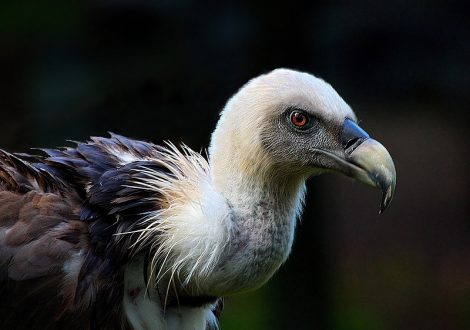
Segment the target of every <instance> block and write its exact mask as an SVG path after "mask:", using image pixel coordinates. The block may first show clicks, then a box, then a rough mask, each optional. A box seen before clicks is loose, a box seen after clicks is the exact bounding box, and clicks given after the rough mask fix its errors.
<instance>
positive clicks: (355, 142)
mask: <svg viewBox="0 0 470 330" xmlns="http://www.w3.org/2000/svg"><path fill="white" fill-rule="evenodd" d="M365 140H366V138H363V137H355V138H352V139H351V140H349V141H348V142H347V143H346V145H345V146H344V151H345V152H346V153H347V154H351V153H352V152H353V151H354V150H355V149H356V148H357V147H359V145H360V144H361V143H362V142H364V141H365Z"/></svg>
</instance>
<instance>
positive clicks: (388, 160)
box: [341, 119, 396, 213]
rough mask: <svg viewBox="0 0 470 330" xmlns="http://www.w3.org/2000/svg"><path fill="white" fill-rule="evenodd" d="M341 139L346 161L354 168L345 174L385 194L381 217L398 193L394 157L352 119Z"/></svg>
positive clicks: (347, 121)
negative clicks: (396, 191)
mask: <svg viewBox="0 0 470 330" xmlns="http://www.w3.org/2000/svg"><path fill="white" fill-rule="evenodd" d="M341 138H342V144H343V148H344V152H345V155H346V156H345V160H346V161H347V162H348V163H349V164H351V165H352V166H351V167H350V168H349V169H348V170H347V171H344V173H345V174H346V175H348V176H351V177H353V178H355V179H357V180H359V181H361V182H363V183H365V184H368V185H370V186H373V187H376V188H379V189H380V190H382V202H381V205H380V212H379V213H382V212H383V211H385V209H386V208H387V207H388V206H389V205H390V202H391V201H392V199H393V195H394V193H395V185H396V171H395V165H394V164H393V160H392V157H391V156H390V154H389V153H388V151H387V149H385V147H384V146H383V145H382V144H380V143H379V142H377V141H376V140H374V139H372V138H370V137H369V135H368V134H367V133H366V132H365V131H364V130H363V129H362V128H360V127H359V126H358V125H357V124H356V123H355V122H354V121H352V120H350V119H346V120H345V121H344V124H343V131H342V136H341Z"/></svg>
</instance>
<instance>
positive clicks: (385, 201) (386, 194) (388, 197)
mask: <svg viewBox="0 0 470 330" xmlns="http://www.w3.org/2000/svg"><path fill="white" fill-rule="evenodd" d="M393 193H394V192H393V189H392V187H391V186H390V187H388V188H387V189H384V190H383V193H382V202H381V203H380V211H379V214H382V213H384V212H385V210H386V209H387V208H388V206H389V205H390V203H391V202H392V199H393Z"/></svg>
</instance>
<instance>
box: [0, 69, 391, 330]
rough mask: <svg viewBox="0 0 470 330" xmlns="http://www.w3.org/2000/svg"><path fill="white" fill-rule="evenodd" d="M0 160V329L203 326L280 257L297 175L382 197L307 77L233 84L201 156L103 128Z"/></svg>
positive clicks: (367, 148) (376, 165)
mask: <svg viewBox="0 0 470 330" xmlns="http://www.w3.org/2000/svg"><path fill="white" fill-rule="evenodd" d="M35 154H36V155H29V154H24V153H23V154H20V153H9V152H6V151H3V150H0V329H9V330H11V329H184V330H186V329H217V328H218V327H219V322H218V320H219V315H220V312H221V310H222V307H223V297H226V296H230V295H233V294H235V293H239V292H245V291H249V290H254V289H257V288H259V287H260V286H262V285H263V284H264V283H266V281H268V280H269V278H270V277H271V276H272V275H273V274H274V273H275V272H276V271H277V270H278V268H279V267H280V266H281V265H282V263H283V262H284V261H285V260H286V258H287V257H288V256H289V253H290V251H291V247H292V243H293V241H294V232H295V227H296V222H297V220H298V219H299V217H300V215H301V212H302V208H303V201H304V195H305V190H306V189H305V182H306V180H307V179H308V178H309V177H312V176H316V175H319V174H321V173H325V172H336V173H341V174H344V175H346V176H349V177H352V178H354V179H356V180H358V181H360V182H362V183H365V184H367V185H369V186H372V187H376V188H378V189H380V190H381V191H382V200H381V206H380V212H382V211H384V210H385V209H386V208H387V206H388V205H389V204H390V202H391V200H392V197H393V195H394V190H395V183H396V173H395V167H394V164H393V161H392V158H391V157H390V155H389V153H388V151H387V150H386V149H385V147H383V146H382V144H380V143H379V142H377V141H376V140H374V139H372V138H371V137H369V135H368V134H367V133H366V132H365V131H364V130H363V129H362V128H361V127H360V126H359V125H358V122H357V118H356V115H355V114H354V112H353V111H352V110H351V108H350V107H349V106H348V104H347V103H346V102H345V101H344V100H343V99H342V98H341V97H340V96H339V95H338V94H337V92H336V91H335V90H334V89H333V88H332V87H331V86H330V85H329V84H328V83H326V82H325V81H323V80H322V79H320V78H317V77H315V76H313V75H311V74H309V73H304V72H298V71H294V70H290V69H276V70H274V71H271V72H269V73H266V74H263V75H261V76H258V77H256V78H253V79H251V80H250V81H248V82H247V83H246V84H245V85H244V86H243V87H242V88H241V89H240V90H239V91H238V92H237V93H235V94H234V95H233V96H232V97H231V98H230V99H229V101H228V102H227V104H226V105H225V107H224V109H223V111H222V112H221V114H220V118H219V120H218V123H217V126H216V128H215V130H214V132H213V133H212V136H211V142H210V146H209V149H208V153H207V155H205V154H201V153H198V152H195V151H193V150H191V149H190V148H189V147H187V146H186V145H181V146H175V145H174V144H172V143H170V142H168V143H165V144H163V145H156V144H152V143H149V142H143V141H138V140H134V139H130V138H127V137H124V136H121V135H117V134H110V136H109V137H91V138H90V139H89V141H87V142H74V143H73V146H71V147H65V148H58V149H40V150H38V151H37V152H35Z"/></svg>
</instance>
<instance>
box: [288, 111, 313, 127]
mask: <svg viewBox="0 0 470 330" xmlns="http://www.w3.org/2000/svg"><path fill="white" fill-rule="evenodd" d="M290 121H291V123H292V124H293V125H294V126H295V127H297V128H306V127H307V125H308V123H309V122H310V118H309V116H308V115H307V114H305V113H303V112H300V111H292V113H291V114H290Z"/></svg>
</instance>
